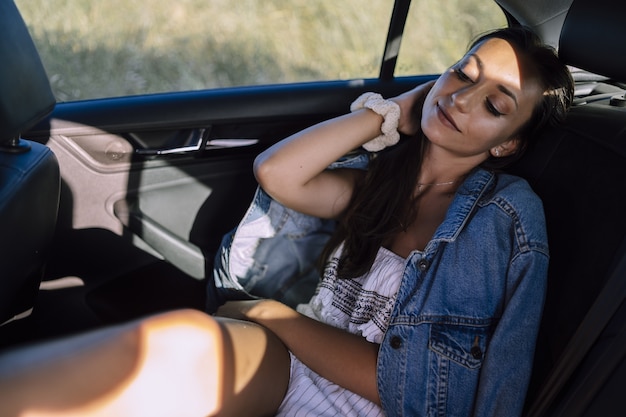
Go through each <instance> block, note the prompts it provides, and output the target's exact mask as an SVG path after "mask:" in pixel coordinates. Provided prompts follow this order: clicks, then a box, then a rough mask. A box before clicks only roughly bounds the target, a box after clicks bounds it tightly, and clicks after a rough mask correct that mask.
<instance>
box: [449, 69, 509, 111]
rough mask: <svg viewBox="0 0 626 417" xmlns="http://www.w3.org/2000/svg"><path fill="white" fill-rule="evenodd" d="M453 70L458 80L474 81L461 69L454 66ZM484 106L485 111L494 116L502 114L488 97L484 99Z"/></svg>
mask: <svg viewBox="0 0 626 417" xmlns="http://www.w3.org/2000/svg"><path fill="white" fill-rule="evenodd" d="M454 72H455V74H456V76H457V77H458V79H459V80H461V81H464V82H470V83H473V82H474V81H473V80H472V79H471V78H470V77H468V76H467V74H465V73H464V72H463V70H462V69H460V68H455V69H454ZM485 107H486V108H487V111H488V112H489V113H491V114H493V115H494V116H496V117H500V116H502V115H503V114H502V113H501V112H500V111H498V109H497V108H496V107H495V106H494V105H493V103H492V102H491V101H489V99H485Z"/></svg>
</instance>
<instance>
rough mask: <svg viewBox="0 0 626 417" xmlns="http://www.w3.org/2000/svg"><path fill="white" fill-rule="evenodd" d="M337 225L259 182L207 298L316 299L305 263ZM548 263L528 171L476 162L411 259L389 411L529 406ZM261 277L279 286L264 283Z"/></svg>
mask: <svg viewBox="0 0 626 417" xmlns="http://www.w3.org/2000/svg"><path fill="white" fill-rule="evenodd" d="M332 226H333V225H332V223H331V222H329V221H324V220H320V219H316V218H311V217H309V216H305V215H302V214H301V213H297V212H294V211H292V210H289V209H287V208H285V207H283V206H280V205H279V204H278V203H276V202H275V201H273V200H271V198H269V196H267V194H265V193H263V191H262V190H260V189H259V190H258V191H257V195H256V196H255V200H254V202H253V204H252V206H251V207H250V209H249V211H248V213H247V215H246V217H245V218H244V220H243V221H242V223H241V224H240V226H239V227H238V228H237V230H236V231H235V232H234V233H232V234H229V235H227V236H226V237H225V239H224V246H223V247H222V250H221V252H220V253H219V254H218V256H217V259H216V261H217V262H216V269H215V271H216V272H215V286H212V285H211V286H210V290H209V298H211V297H214V298H213V302H217V301H219V302H221V301H222V300H219V297H222V298H226V299H227V298H245V297H248V296H249V295H248V293H252V294H254V295H255V296H264V297H267V296H272V295H273V294H272V291H277V293H278V294H279V297H275V298H280V297H281V296H282V297H284V296H285V295H288V296H287V298H288V299H289V300H290V301H293V302H297V301H307V300H306V299H305V300H299V299H297V298H298V297H294V295H295V294H296V293H298V292H299V291H301V294H300V295H301V296H303V295H304V293H306V297H308V296H310V294H309V293H308V292H311V291H312V288H314V286H315V284H316V283H317V281H318V278H319V277H318V273H317V272H316V271H315V268H313V271H315V272H310V273H308V272H307V268H309V267H312V266H314V264H315V259H314V258H315V257H316V256H317V254H318V253H319V248H320V245H322V246H323V243H324V242H325V241H326V237H327V236H328V233H330V231H331V230H332ZM268 241H270V242H271V243H267V242H268ZM264 246H266V247H264ZM274 250H276V251H277V252H275V251H274ZM283 250H286V252H283ZM547 268H548V246H547V234H546V230H545V221H544V214H543V207H542V204H541V201H540V200H539V198H538V197H537V196H536V195H535V194H534V193H533V191H532V190H531V189H530V187H529V185H528V184H527V183H526V181H525V180H523V179H520V178H518V177H514V176H511V175H507V174H494V173H492V172H488V171H485V170H483V169H476V170H475V171H474V172H473V173H472V174H470V176H469V177H468V178H467V179H466V180H465V182H464V183H463V184H462V185H461V186H460V187H459V189H458V190H457V193H456V195H455V197H454V199H453V201H452V203H451V205H450V207H449V209H448V212H447V215H446V217H445V219H444V221H443V223H442V224H441V225H440V226H439V228H438V229H437V231H436V232H435V234H434V236H433V237H432V239H431V241H430V242H429V243H428V245H427V246H426V248H425V249H424V251H413V252H412V253H411V254H410V255H409V257H408V258H407V259H406V261H405V269H404V274H403V278H402V282H401V285H400V289H399V292H398V295H397V300H396V303H395V306H394V309H393V312H392V316H391V320H390V323H389V327H388V329H387V332H386V333H385V337H384V340H383V342H382V344H381V346H380V349H379V355H378V366H377V379H378V390H379V394H380V398H381V401H382V406H383V409H384V410H385V413H386V414H387V415H388V416H390V417H391V416H412V417H417V416H428V417H433V416H480V417H487V416H497V417H506V416H519V415H521V412H522V408H523V404H524V399H525V395H526V390H527V385H528V381H529V378H530V373H531V369H532V359H533V354H534V345H535V341H536V336H537V330H538V327H539V321H540V316H541V311H542V307H543V302H544V293H545V287H546V275H547ZM287 276H288V278H285V277H287ZM293 276H300V277H301V279H302V280H303V281H305V282H306V281H307V280H310V282H308V283H307V285H310V288H307V289H306V290H305V291H302V290H303V289H304V287H299V286H298V285H293V283H292V282H291V281H290V280H291V279H292V277H293ZM275 277H277V279H276V280H275V279H274V278H275ZM264 279H265V280H266V281H267V282H268V283H269V287H271V288H270V289H269V290H267V288H265V289H266V290H267V291H265V293H264V291H255V289H257V288H255V287H258V288H263V287H264V285H261V284H262V283H263V282H264ZM290 291H291V292H292V294H291V295H289V294H288V293H289V292H290ZM216 294H218V300H216V299H215V296H216Z"/></svg>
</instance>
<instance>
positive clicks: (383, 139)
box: [350, 93, 400, 152]
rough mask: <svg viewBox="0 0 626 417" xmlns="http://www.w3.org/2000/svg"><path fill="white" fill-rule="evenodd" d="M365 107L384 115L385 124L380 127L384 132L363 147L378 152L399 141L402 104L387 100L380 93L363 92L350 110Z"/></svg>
mask: <svg viewBox="0 0 626 417" xmlns="http://www.w3.org/2000/svg"><path fill="white" fill-rule="evenodd" d="M363 108H366V109H370V110H372V111H373V112H374V113H377V114H379V115H381V116H383V124H382V125H381V127H380V131H381V132H382V134H381V135H379V136H377V137H375V138H374V139H372V140H370V141H369V142H367V143H365V144H364V145H363V148H365V150H367V151H370V152H377V151H380V150H383V149H385V148H386V147H387V146H391V145H395V144H396V143H398V141H399V140H400V133H398V121H399V120H400V106H399V105H398V103H396V102H394V101H391V100H385V99H384V98H383V96H381V95H380V94H378V93H363V94H361V95H360V96H359V97H358V98H357V99H356V100H354V101H353V102H352V104H351V105H350V111H351V112H353V111H355V110H358V109H363Z"/></svg>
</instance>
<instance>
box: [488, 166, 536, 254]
mask: <svg viewBox="0 0 626 417" xmlns="http://www.w3.org/2000/svg"><path fill="white" fill-rule="evenodd" d="M479 205H480V206H482V207H492V208H494V207H495V208H497V210H498V211H499V212H500V213H501V214H502V216H501V217H503V218H506V219H507V220H508V221H509V222H510V223H511V225H512V226H513V227H514V229H515V233H516V235H517V237H518V239H519V243H522V242H526V244H528V245H530V246H535V245H539V246H544V245H547V231H546V224H545V223H546V221H545V214H544V209H543V203H542V201H541V199H540V198H539V196H538V195H537V194H536V193H535V192H534V191H533V189H532V187H531V186H530V184H528V182H527V181H526V180H525V179H523V178H521V177H517V176H515V175H510V174H505V173H497V174H494V183H493V186H492V188H491V190H490V192H487V193H485V195H484V197H483V199H481V202H480V203H479Z"/></svg>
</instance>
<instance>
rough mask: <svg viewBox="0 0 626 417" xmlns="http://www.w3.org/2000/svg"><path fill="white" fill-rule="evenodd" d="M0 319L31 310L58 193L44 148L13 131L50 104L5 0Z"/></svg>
mask: <svg viewBox="0 0 626 417" xmlns="http://www.w3.org/2000/svg"><path fill="white" fill-rule="evenodd" d="M0 58H1V60H2V62H1V63H0V325H2V324H6V323H7V322H9V321H12V320H14V319H16V318H21V317H23V316H26V315H28V313H29V312H30V311H31V310H32V308H33V305H34V302H35V299H36V294H37V291H38V287H39V284H40V282H41V278H42V273H43V267H44V263H45V259H46V256H47V254H48V246H49V245H50V244H51V240H52V237H53V234H54V228H55V224H56V218H57V211H58V205H59V195H60V175H59V166H58V163H57V160H56V158H55V156H54V154H53V153H52V152H51V151H50V149H49V148H48V147H47V146H45V145H43V144H40V143H36V142H31V141H26V140H23V139H21V133H22V132H24V131H26V130H27V129H28V128H30V127H32V126H33V125H34V124H35V123H37V122H39V121H40V120H41V119H42V118H43V117H45V116H46V115H48V114H49V113H50V112H51V111H52V109H53V108H54V105H55V98H54V95H53V94H52V90H51V88H50V84H49V81H48V77H47V75H46V72H45V70H44V68H43V65H42V63H41V61H40V59H39V55H38V53H37V50H36V48H35V46H34V44H33V41H32V39H31V37H30V34H29V32H28V30H27V28H26V25H25V24H24V21H23V20H22V18H21V16H20V13H19V11H18V9H17V7H16V6H15V4H14V3H13V1H4V0H3V1H0Z"/></svg>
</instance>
